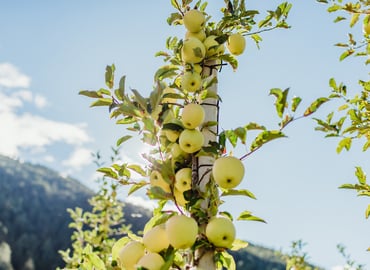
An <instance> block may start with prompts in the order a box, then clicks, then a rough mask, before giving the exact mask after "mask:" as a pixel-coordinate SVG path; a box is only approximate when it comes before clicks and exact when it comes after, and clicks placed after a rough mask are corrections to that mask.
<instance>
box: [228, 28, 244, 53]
mask: <svg viewBox="0 0 370 270" xmlns="http://www.w3.org/2000/svg"><path fill="white" fill-rule="evenodd" d="M226 46H227V48H228V50H229V52H230V53H231V54H233V55H240V54H242V53H243V52H244V49H245V38H244V37H243V36H242V35H241V34H239V33H236V34H232V35H230V36H229V38H228V39H227V44H226Z"/></svg>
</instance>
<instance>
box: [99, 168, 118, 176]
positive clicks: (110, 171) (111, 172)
mask: <svg viewBox="0 0 370 270" xmlns="http://www.w3.org/2000/svg"><path fill="white" fill-rule="evenodd" d="M97 171H98V172H101V173H104V175H105V176H108V177H110V178H113V179H118V174H117V173H116V172H115V171H114V170H113V169H112V168H108V167H104V168H99V169H97Z"/></svg>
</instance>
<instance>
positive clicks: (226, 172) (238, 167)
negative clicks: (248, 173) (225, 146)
mask: <svg viewBox="0 0 370 270" xmlns="http://www.w3.org/2000/svg"><path fill="white" fill-rule="evenodd" d="M244 171H245V169H244V165H243V163H242V162H241V161H240V160H239V159H238V158H236V157H233V156H228V157H220V158H218V159H216V161H215V162H214V164H213V167H212V176H213V179H214V180H215V182H216V183H217V184H218V185H219V186H220V187H221V188H225V189H231V188H235V187H237V186H238V185H239V184H240V182H241V181H242V180H243V177H244Z"/></svg>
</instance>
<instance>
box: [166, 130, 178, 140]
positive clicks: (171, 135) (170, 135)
mask: <svg viewBox="0 0 370 270" xmlns="http://www.w3.org/2000/svg"><path fill="white" fill-rule="evenodd" d="M180 133H181V132H180V131H179V130H172V129H166V130H165V133H164V134H166V137H167V139H168V140H169V141H170V142H176V141H177V139H178V138H179V136H180Z"/></svg>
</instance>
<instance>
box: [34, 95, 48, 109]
mask: <svg viewBox="0 0 370 270" xmlns="http://www.w3.org/2000/svg"><path fill="white" fill-rule="evenodd" d="M34 103H35V105H36V107H37V108H40V109H41V108H44V107H45V106H46V105H47V104H48V102H47V100H46V98H45V97H44V96H41V95H39V94H36V96H35V97H34Z"/></svg>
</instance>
